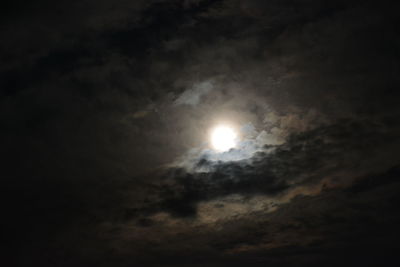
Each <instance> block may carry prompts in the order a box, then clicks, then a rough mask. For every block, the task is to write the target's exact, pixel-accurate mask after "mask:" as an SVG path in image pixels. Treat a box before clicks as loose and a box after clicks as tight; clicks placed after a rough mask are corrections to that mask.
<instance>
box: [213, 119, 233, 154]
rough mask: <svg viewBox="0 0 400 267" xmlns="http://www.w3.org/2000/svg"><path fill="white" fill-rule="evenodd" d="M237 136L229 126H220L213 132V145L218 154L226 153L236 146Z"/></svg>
mask: <svg viewBox="0 0 400 267" xmlns="http://www.w3.org/2000/svg"><path fill="white" fill-rule="evenodd" d="M236 139H237V134H236V132H235V131H234V130H233V129H232V128H231V127H229V126H225V125H220V126H217V127H215V128H214V129H213V130H212V131H211V145H212V147H213V148H214V149H215V150H216V151H218V152H225V151H228V150H230V149H231V148H234V147H235V146H236V141H237V140H236Z"/></svg>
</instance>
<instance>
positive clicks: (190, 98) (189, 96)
mask: <svg viewBox="0 0 400 267" xmlns="http://www.w3.org/2000/svg"><path fill="white" fill-rule="evenodd" d="M213 88H214V85H213V82H212V81H204V82H201V83H197V84H194V85H193V87H192V88H190V89H187V90H185V91H184V92H183V93H182V94H181V95H180V96H179V97H178V98H177V99H176V100H175V102H174V103H175V105H190V106H196V105H197V104H199V103H200V100H201V97H202V96H203V95H206V94H207V93H208V92H210V91H211V90H213Z"/></svg>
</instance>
